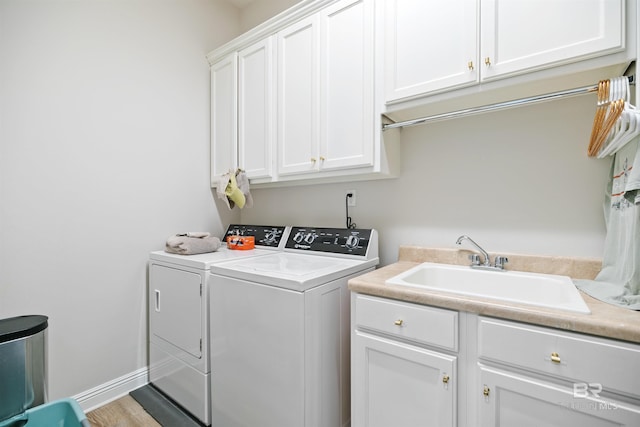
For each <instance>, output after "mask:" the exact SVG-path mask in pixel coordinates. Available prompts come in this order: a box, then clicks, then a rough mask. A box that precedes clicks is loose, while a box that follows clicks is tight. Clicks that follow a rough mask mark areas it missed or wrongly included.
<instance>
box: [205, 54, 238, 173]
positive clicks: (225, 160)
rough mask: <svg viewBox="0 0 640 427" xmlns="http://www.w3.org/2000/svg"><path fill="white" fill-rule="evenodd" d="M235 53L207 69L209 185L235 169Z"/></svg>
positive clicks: (236, 76) (236, 153)
mask: <svg viewBox="0 0 640 427" xmlns="http://www.w3.org/2000/svg"><path fill="white" fill-rule="evenodd" d="M237 82H238V73H237V60H236V53H232V54H230V55H227V56H226V57H224V58H223V59H221V60H220V61H218V62H216V63H214V64H213V65H212V66H211V184H212V185H213V186H215V185H216V182H215V178H216V177H217V176H220V175H222V174H224V173H226V172H228V171H229V169H235V168H236V167H237V164H238V163H237V162H238V151H237V144H236V141H237V132H238V128H237V123H238V115H237V107H236V105H237V99H238V98H237V87H238V83H237Z"/></svg>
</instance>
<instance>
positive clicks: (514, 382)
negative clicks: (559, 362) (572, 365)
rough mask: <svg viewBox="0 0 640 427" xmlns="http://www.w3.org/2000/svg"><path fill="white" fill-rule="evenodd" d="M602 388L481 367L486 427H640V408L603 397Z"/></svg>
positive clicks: (481, 407)
mask: <svg viewBox="0 0 640 427" xmlns="http://www.w3.org/2000/svg"><path fill="white" fill-rule="evenodd" d="M599 394H600V387H598V384H584V383H576V384H575V385H573V386H572V387H564V386H560V385H557V384H552V383H548V382H545V381H542V380H539V379H535V378H531V377H527V376H523V375H518V374H514V373H510V372H506V371H502V370H499V369H494V368H489V367H485V366H480V384H479V387H478V398H479V399H481V402H480V404H479V411H480V425H481V426H483V427H494V426H518V427H529V426H530V427H567V426H580V427H609V426H611V427H613V426H618V427H620V426H629V427H631V426H640V408H639V407H637V406H634V405H629V404H626V403H621V402H617V401H612V400H610V399H606V398H603V397H601V396H600V395H599Z"/></svg>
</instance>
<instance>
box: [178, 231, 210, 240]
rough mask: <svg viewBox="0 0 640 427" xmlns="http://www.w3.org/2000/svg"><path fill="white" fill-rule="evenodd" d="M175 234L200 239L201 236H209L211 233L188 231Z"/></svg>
mask: <svg viewBox="0 0 640 427" xmlns="http://www.w3.org/2000/svg"><path fill="white" fill-rule="evenodd" d="M176 236H186V237H196V238H198V239H202V238H203V237H209V236H211V233H209V232H208V231H188V232H186V233H178V234H176Z"/></svg>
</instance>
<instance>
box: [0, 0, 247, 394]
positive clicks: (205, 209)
mask: <svg viewBox="0 0 640 427" xmlns="http://www.w3.org/2000/svg"><path fill="white" fill-rule="evenodd" d="M239 20H240V14H239V12H238V10H236V9H235V8H233V7H231V6H229V5H227V4H226V3H224V2H222V1H220V0H163V1H151V0H126V1H125V0H111V1H97V0H86V1H71V0H2V1H0V318H6V317H11V316H16V315H24V314H45V315H48V316H49V335H48V336H49V379H50V386H49V391H50V397H51V398H53V399H56V398H60V397H63V396H71V395H75V394H77V393H80V392H83V391H85V390H88V389H91V388H93V387H96V386H98V385H100V384H103V383H105V382H108V381H111V380H113V379H115V378H118V377H121V376H123V375H125V374H127V373H130V372H132V371H135V370H137V369H139V368H142V367H145V366H146V365H147V356H146V342H147V335H146V333H147V332H146V327H147V326H146V324H147V323H146V310H145V304H146V301H145V298H146V296H145V289H146V280H147V277H146V275H147V272H146V263H147V260H148V253H149V252H150V251H152V250H160V249H162V248H163V246H164V241H165V239H166V237H167V236H169V235H170V234H174V233H176V232H179V231H188V230H209V231H212V232H214V233H222V230H223V228H222V227H223V226H226V224H227V223H228V222H229V218H231V217H230V216H229V213H228V212H225V211H224V209H221V210H220V213H218V208H220V206H219V205H218V206H216V202H214V198H213V197H212V194H211V190H210V188H209V176H208V174H209V67H208V63H207V61H206V59H205V55H206V54H207V53H208V52H209V51H211V50H212V49H214V48H216V47H217V46H219V45H221V44H223V43H225V42H227V41H229V40H230V39H231V38H233V37H235V36H236V35H238V34H239V29H240V25H239ZM221 215H222V218H221ZM232 215H237V214H235V213H234V214H232ZM236 219H237V216H236ZM223 223H224V224H223Z"/></svg>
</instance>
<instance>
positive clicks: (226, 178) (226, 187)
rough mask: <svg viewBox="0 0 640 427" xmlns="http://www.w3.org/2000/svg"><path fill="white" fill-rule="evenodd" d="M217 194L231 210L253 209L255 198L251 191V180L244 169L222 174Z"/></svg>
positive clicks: (217, 186)
mask: <svg viewBox="0 0 640 427" xmlns="http://www.w3.org/2000/svg"><path fill="white" fill-rule="evenodd" d="M216 194H217V195H218V198H219V199H222V200H223V201H224V202H225V204H226V205H227V207H228V208H229V209H233V208H234V207H235V206H238V207H239V208H240V209H242V208H245V207H247V208H250V207H253V197H252V196H251V192H250V191H249V178H248V177H247V174H246V172H245V171H243V170H242V169H236V170H235V171H232V170H229V172H227V173H225V174H222V175H221V176H220V177H219V178H218V183H217V185H216Z"/></svg>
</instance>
